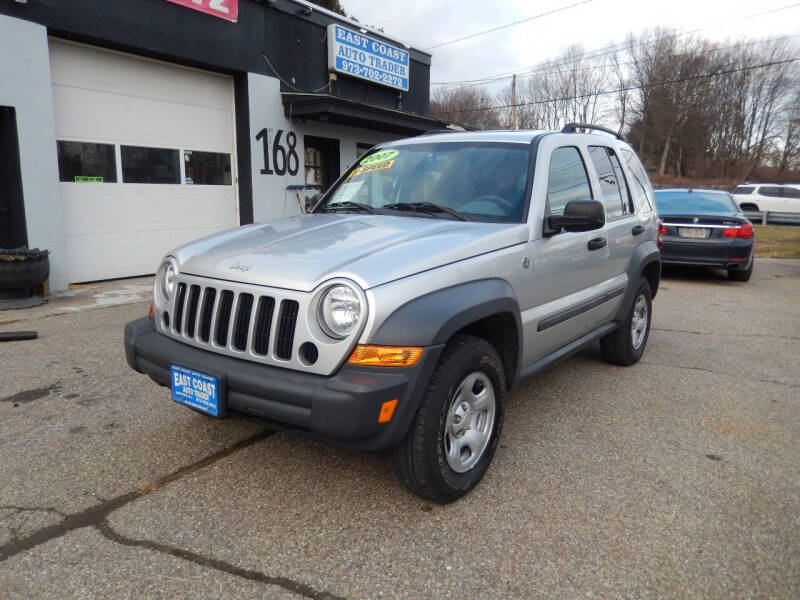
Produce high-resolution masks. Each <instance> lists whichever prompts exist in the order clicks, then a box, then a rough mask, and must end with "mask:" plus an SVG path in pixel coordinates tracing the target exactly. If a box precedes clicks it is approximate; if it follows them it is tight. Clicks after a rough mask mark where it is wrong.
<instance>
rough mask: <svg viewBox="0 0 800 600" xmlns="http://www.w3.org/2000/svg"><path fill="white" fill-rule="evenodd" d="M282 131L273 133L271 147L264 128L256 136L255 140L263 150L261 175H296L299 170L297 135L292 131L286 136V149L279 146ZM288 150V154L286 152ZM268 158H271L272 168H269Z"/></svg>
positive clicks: (281, 145) (267, 133)
mask: <svg viewBox="0 0 800 600" xmlns="http://www.w3.org/2000/svg"><path fill="white" fill-rule="evenodd" d="M281 137H283V129H278V130H277V131H276V132H275V138H274V139H273V140H272V147H271V148H270V143H269V132H268V131H267V129H266V128H264V129H262V130H261V131H259V132H258V134H257V135H256V140H257V141H260V142H261V144H262V147H263V150H264V168H263V169H261V174H262V175H272V174H273V173H274V174H275V175H285V174H286V173H287V172H288V173H289V175H297V171H298V170H299V169H300V157H299V156H297V135H296V134H295V132H294V131H290V132H289V133H287V134H286V145H287V146H286V147H284V146H283V144H281ZM287 149H288V152H287ZM270 156H271V157H272V168H270Z"/></svg>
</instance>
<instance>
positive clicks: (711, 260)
mask: <svg viewBox="0 0 800 600" xmlns="http://www.w3.org/2000/svg"><path fill="white" fill-rule="evenodd" d="M752 260H753V238H750V239H741V240H740V239H726V240H687V239H686V238H678V237H665V236H663V237H662V245H661V262H662V263H663V264H665V265H686V266H694V267H717V268H722V269H725V268H732V267H735V268H739V269H746V268H747V267H748V266H750V262H751V261H752Z"/></svg>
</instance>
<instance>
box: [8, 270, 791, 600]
mask: <svg viewBox="0 0 800 600" xmlns="http://www.w3.org/2000/svg"><path fill="white" fill-rule="evenodd" d="M135 283H136V285H142V282H141V280H139V281H137V282H135ZM120 285H121V286H123V287H124V285H130V284H126V283H124V282H123V283H121V284H120ZM144 285H146V282H145V284H144ZM137 290H138V288H137ZM139 292H140V290H138V291H136V292H135V293H134V294H132V295H130V297H126V296H125V294H118V295H114V294H113V293H112V294H110V297H112V298H114V299H115V300H113V301H111V302H106V303H104V302H100V303H98V302H95V303H91V302H89V303H82V302H78V301H77V300H74V299H72V300H70V302H71V304H70V306H77V307H78V308H76V309H74V310H73V309H70V310H61V309H59V308H58V305H57V304H58V303H54V304H53V305H51V306H49V307H47V308H45V307H42V308H40V309H30V311H29V312H28V311H15V312H14V318H13V319H9V318H6V319H5V321H6V322H5V323H4V322H3V320H4V319H3V317H4V315H3V314H2V313H0V331H12V330H20V329H35V330H37V331H38V332H39V338H38V339H37V340H34V341H24V342H10V343H0V598H4V599H6V598H7V599H12V598H110V597H126V598H128V597H129V598H177V597H191V598H221V597H225V598H461V597H467V598H512V597H514V598H537V597H559V598H564V597H577V596H589V597H664V596H668V597H678V598H697V597H713V598H719V597H724V598H742V597H770V598H796V597H797V595H798V593H797V590H798V589H800V261H790V260H774V259H762V260H758V261H757V264H756V268H755V273H754V275H753V279H752V280H751V281H750V282H748V283H732V282H728V281H727V280H726V279H725V278H724V276H723V275H721V274H719V273H716V272H714V271H703V272H700V273H697V272H693V271H681V270H671V271H668V272H666V273H665V277H664V280H663V282H662V288H661V290H660V291H659V294H658V296H657V298H656V299H655V302H654V308H653V311H654V318H653V329H652V332H651V336H650V340H649V343H648V347H647V351H646V352H645V355H644V357H643V359H642V361H641V362H640V363H639V364H638V365H636V366H633V367H628V368H621V367H614V366H611V365H608V364H605V363H604V362H602V360H601V359H600V353H599V349H598V348H597V347H593V348H590V349H588V350H587V351H585V352H583V353H581V354H579V355H577V356H576V357H574V358H571V359H569V360H567V361H566V362H563V363H561V364H560V365H559V366H558V367H556V368H554V369H553V370H551V371H549V372H548V373H546V374H544V375H542V376H540V377H538V378H536V379H534V380H531V381H530V382H527V383H525V384H523V385H520V386H519V387H517V388H515V389H514V390H513V391H512V392H511V393H510V394H509V395H508V396H507V399H506V401H507V407H506V422H505V427H504V431H503V438H502V440H501V446H500V448H499V449H498V452H497V454H496V456H495V459H494V462H493V464H492V466H491V467H490V469H489V471H488V473H487V475H486V477H485V478H484V480H483V482H482V483H481V484H480V485H479V486H478V488H476V489H475V490H474V491H473V492H472V493H471V494H469V495H468V496H467V497H465V498H463V499H462V500H460V501H458V502H456V503H454V504H451V505H449V506H438V505H433V504H431V503H429V502H426V501H424V500H421V499H419V498H417V497H415V496H413V495H411V494H409V493H408V492H406V491H405V490H404V489H403V488H402V487H400V485H399V484H398V483H397V482H396V481H395V479H394V477H393V475H392V472H391V469H390V467H389V464H388V460H387V456H386V454H384V453H376V454H361V453H356V452H348V451H344V450H338V449H333V448H330V447H327V446H324V445H321V444H317V443H311V442H308V441H306V440H302V439H299V438H296V437H293V436H291V435H288V434H284V433H278V434H273V433H272V432H270V431H268V430H266V429H264V427H263V426H262V425H260V424H259V423H255V422H252V421H244V420H240V419H237V418H231V419H226V420H223V421H218V420H214V419H211V418H208V417H205V416H202V415H200V414H197V413H194V412H192V411H190V410H188V409H186V408H184V407H182V406H179V405H177V404H175V403H173V402H172V401H171V400H170V398H169V392H168V391H167V390H165V389H163V388H160V387H158V386H157V385H155V384H154V383H152V382H151V381H150V380H149V379H148V378H147V377H145V376H142V375H139V374H137V373H134V372H133V371H131V370H130V369H129V368H128V367H127V365H126V363H125V359H124V354H123V349H122V328H123V326H124V324H125V323H126V322H127V321H129V320H132V319H134V318H137V317H139V316H141V315H143V314H144V313H145V311H146V310H147V303H146V302H142V301H141V297H142V296H141V294H140V293H139ZM104 293H106V292H104ZM106 295H107V296H108V295H109V294H106ZM119 298H122V300H119ZM65 302H66V300H65Z"/></svg>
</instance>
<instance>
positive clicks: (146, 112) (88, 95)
mask: <svg viewBox="0 0 800 600" xmlns="http://www.w3.org/2000/svg"><path fill="white" fill-rule="evenodd" d="M50 54H51V65H52V66H51V72H52V77H53V100H54V105H55V116H56V135H57V138H58V139H61V140H74V141H91V142H97V143H106V144H112V145H115V146H122V145H135V146H152V147H162V148H174V149H176V150H177V149H188V150H206V151H212V152H223V153H227V154H230V155H231V165H232V166H233V165H235V164H236V156H235V152H234V130H233V122H234V109H233V79H232V78H231V77H229V76H221V75H215V74H211V73H205V72H202V71H198V70H192V69H185V68H183V67H179V66H177V65H169V64H167V63H158V62H154V61H150V60H146V59H142V58H139V57H136V56H132V55H125V54H120V53H114V52H109V51H106V50H101V49H97V48H93V47H90V46H81V45H75V44H71V43H67V42H62V41H58V40H53V39H51V40H50ZM118 151H119V150H117V152H118ZM78 168H80V167H78ZM138 168H139V169H144V170H145V172H144V176H145V177H146V176H147V175H148V173H147V169H148V168H149V167H148V165H147V163H143V164H140V165H139V167H138ZM152 168H153V169H156V168H157V165H154V166H153V167H152ZM77 174H80V171H78V173H77ZM87 175H90V174H89V173H87ZM70 176H71V175H70ZM118 181H119V182H118V183H72V182H63V183H61V185H60V192H61V200H62V204H63V220H64V237H65V243H66V254H67V263H68V277H69V280H70V281H72V282H76V281H93V280H99V279H110V278H116V277H129V276H134V275H143V274H147V273H153V272H154V271H155V270H156V268H157V267H158V263H159V261H160V260H161V258H162V257H163V256H164V254H166V253H167V252H169V251H170V250H171V249H173V248H175V247H176V246H180V245H182V244H185V243H188V242H190V241H192V240H195V239H197V238H199V237H203V236H207V235H211V234H213V233H216V232H219V231H223V230H225V229H230V228H232V227H235V226H236V225H237V222H236V220H237V217H236V189H235V186H232V185H226V186H211V185H209V186H200V185H197V186H194V185H186V184H185V183H183V182H182V183H180V184H174V185H166V184H164V185H160V184H151V185H144V184H132V183H124V182H122V181H121V173H118Z"/></svg>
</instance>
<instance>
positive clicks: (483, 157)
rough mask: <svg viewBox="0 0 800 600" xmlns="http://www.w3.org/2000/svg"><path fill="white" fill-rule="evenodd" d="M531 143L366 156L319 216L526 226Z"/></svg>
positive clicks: (451, 145)
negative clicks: (353, 214)
mask: <svg viewBox="0 0 800 600" xmlns="http://www.w3.org/2000/svg"><path fill="white" fill-rule="evenodd" d="M529 161H530V145H529V144H515V143H491V142H439V143H429V144H424V143H421V144H410V145H408V146H397V147H395V148H393V147H391V146H389V147H385V148H381V149H379V150H377V151H375V152H372V153H370V154H368V155H366V156H364V157H362V158H361V159H360V160H359V161H358V162H357V163H356V165H355V166H354V167H353V169H352V170H351V171H350V172H349V173H348V175H347V177H346V178H345V179H344V180H343V181H342V183H341V184H340V185H339V186H338V187H337V188H336V189H335V190H334V191H333V192H332V193H331V194H330V195H329V196H328V197H327V198H326V200H325V201H324V202H323V203H322V204H321V205H320V206H318V207H317V208H316V209H315V211H314V212H364V213H378V214H393V215H400V216H413V217H426V218H439V219H460V220H468V221H484V222H502V223H520V222H522V220H523V217H524V214H525V204H526V201H525V200H526V199H525V190H526V189H527V186H528V170H529V169H528V166H529Z"/></svg>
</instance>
